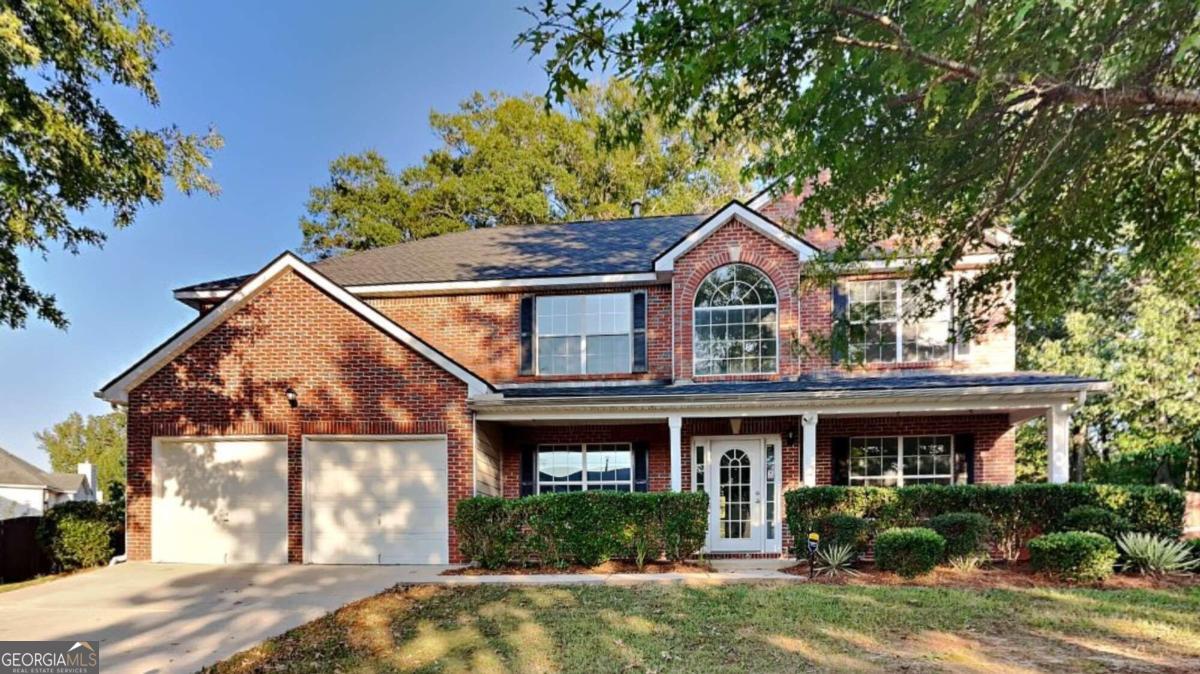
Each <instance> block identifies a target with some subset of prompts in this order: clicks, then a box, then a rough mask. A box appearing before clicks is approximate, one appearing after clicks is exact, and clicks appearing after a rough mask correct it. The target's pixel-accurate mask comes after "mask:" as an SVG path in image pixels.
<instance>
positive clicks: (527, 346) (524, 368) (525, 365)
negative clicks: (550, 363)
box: [521, 297, 534, 374]
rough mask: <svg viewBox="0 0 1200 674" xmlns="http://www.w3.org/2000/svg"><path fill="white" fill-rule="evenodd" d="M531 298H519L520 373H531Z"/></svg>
mask: <svg viewBox="0 0 1200 674" xmlns="http://www.w3.org/2000/svg"><path fill="white" fill-rule="evenodd" d="M533 300H534V298H533V297H522V298H521V374H533Z"/></svg>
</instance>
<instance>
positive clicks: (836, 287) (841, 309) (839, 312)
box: [830, 281, 850, 363]
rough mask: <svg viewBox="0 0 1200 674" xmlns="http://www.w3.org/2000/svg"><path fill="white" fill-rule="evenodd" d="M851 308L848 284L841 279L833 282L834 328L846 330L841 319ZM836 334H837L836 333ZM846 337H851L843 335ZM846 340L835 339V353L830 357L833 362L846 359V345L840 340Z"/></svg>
mask: <svg viewBox="0 0 1200 674" xmlns="http://www.w3.org/2000/svg"><path fill="white" fill-rule="evenodd" d="M849 310H850V296H849V295H848V294H847V293H846V284H845V283H843V282H841V281H834V283H833V329H834V330H841V331H843V332H845V329H844V328H845V326H844V324H843V323H842V321H841V319H842V318H844V317H845V316H846V314H847V312H848V311H849ZM835 336H836V335H835ZM843 337H844V338H845V339H849V335H843ZM841 341H844V340H836V339H835V340H834V344H833V353H831V354H830V357H831V358H832V359H833V362H835V363H840V362H842V361H844V360H846V357H847V354H846V353H845V345H844V344H841V343H840V342H841Z"/></svg>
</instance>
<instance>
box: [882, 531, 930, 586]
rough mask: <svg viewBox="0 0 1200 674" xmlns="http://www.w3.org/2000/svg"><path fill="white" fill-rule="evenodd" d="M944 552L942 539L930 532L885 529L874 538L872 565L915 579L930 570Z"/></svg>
mask: <svg viewBox="0 0 1200 674" xmlns="http://www.w3.org/2000/svg"><path fill="white" fill-rule="evenodd" d="M945 551H946V539H944V538H942V537H941V535H940V534H938V532H936V531H934V530H933V529H926V528H924V527H909V528H902V529H888V530H887V531H885V532H883V533H881V534H879V535H878V536H876V537H875V566H876V567H878V568H879V569H880V570H882V571H895V572H896V573H898V574H900V575H901V576H904V577H905V578H915V577H917V576H921V575H924V574H926V573H929V572H930V571H933V568H934V567H935V566H937V564H938V562H940V561H942V556H943V554H944V553H945Z"/></svg>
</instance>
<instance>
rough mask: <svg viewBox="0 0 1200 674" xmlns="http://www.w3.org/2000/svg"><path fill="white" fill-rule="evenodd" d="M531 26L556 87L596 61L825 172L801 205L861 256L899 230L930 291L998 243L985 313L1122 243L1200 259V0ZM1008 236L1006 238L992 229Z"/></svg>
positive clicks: (1033, 1)
mask: <svg viewBox="0 0 1200 674" xmlns="http://www.w3.org/2000/svg"><path fill="white" fill-rule="evenodd" d="M526 11H527V12H528V13H529V14H530V16H531V17H532V25H531V26H530V28H529V29H527V30H526V31H525V32H524V33H523V34H522V35H520V36H519V37H518V42H519V43H523V44H526V45H528V46H529V47H530V48H531V49H532V50H533V51H534V52H537V53H545V54H547V55H548V57H549V58H548V61H547V65H546V69H547V72H548V75H549V86H548V95H549V96H550V97H551V98H552V100H561V99H565V98H567V97H569V96H570V95H571V94H572V92H574V91H576V90H578V89H579V88H580V87H583V86H585V85H586V81H587V78H588V77H589V74H590V73H592V72H607V73H612V74H615V75H616V76H618V77H621V78H624V79H626V80H628V81H629V82H631V83H632V85H633V86H634V88H635V89H636V90H637V92H638V94H639V99H638V100H639V101H641V103H642V110H643V111H644V112H645V114H652V115H656V116H658V117H659V118H661V119H663V120H664V121H665V123H667V124H688V125H691V126H693V127H695V128H697V129H700V130H701V131H702V132H703V133H702V134H701V135H702V136H703V137H708V138H713V137H720V135H721V134H722V133H737V134H744V135H745V136H746V137H748V138H750V139H752V140H755V141H758V142H760V143H761V144H762V145H763V147H764V149H765V152H764V153H763V154H762V156H761V157H759V158H758V159H757V160H756V161H755V162H753V164H752V170H753V172H754V173H755V174H756V175H757V176H759V177H761V178H777V177H786V176H792V177H796V178H798V179H800V183H801V184H803V183H804V180H803V179H804V178H805V177H811V176H814V175H816V174H817V173H818V172H819V171H820V170H821V169H828V171H829V175H830V177H831V179H830V180H828V181H821V182H820V183H813V184H811V185H810V187H812V188H815V189H813V194H812V195H811V196H810V197H809V199H808V202H806V207H805V208H802V209H800V211H799V212H798V214H797V223H796V224H797V226H801V227H807V226H812V225H817V224H820V223H822V222H824V221H825V219H826V218H828V219H829V221H830V222H832V224H833V226H834V227H836V228H837V230H838V232H839V234H840V236H841V238H842V239H844V240H845V241H846V247H845V249H844V255H845V256H846V257H847V258H850V257H855V256H857V255H859V254H860V253H862V252H864V251H867V250H869V249H870V248H871V246H872V244H874V243H875V242H879V241H883V240H888V239H899V240H901V241H904V242H908V244H909V245H910V246H911V247H913V248H919V249H920V252H922V253H924V254H925V257H923V258H921V261H920V262H919V263H918V264H917V265H916V266H915V268H914V269H913V276H914V279H915V280H916V281H917V282H918V287H920V288H922V289H923V290H924V291H925V295H926V299H927V302H928V301H929V298H931V297H932V296H933V294H934V290H935V287H936V282H937V280H938V279H940V278H942V277H943V275H944V274H945V272H946V270H947V269H949V268H951V267H952V266H953V265H955V264H956V263H958V262H960V261H961V260H963V259H964V257H965V256H966V255H968V254H970V253H971V252H987V253H994V254H995V255H996V256H997V258H998V260H997V262H996V263H995V264H993V265H991V266H989V267H988V268H987V269H986V270H984V271H982V272H981V273H979V274H977V275H975V276H973V277H970V278H968V279H966V280H965V281H964V282H963V285H962V286H960V287H959V288H958V289H957V292H956V293H955V294H954V298H955V300H954V301H956V302H957V304H958V305H959V307H958V309H959V312H960V315H963V316H969V317H971V318H973V319H974V321H973V324H972V325H970V326H964V330H967V329H969V328H978V327H980V326H981V325H982V324H983V323H984V321H986V319H987V317H988V316H989V314H990V313H991V311H992V310H993V309H995V308H997V307H1000V308H1006V307H1005V305H1004V304H1003V300H1002V298H1001V295H1000V294H999V293H997V292H996V291H997V290H999V289H1005V288H1008V287H1010V286H1011V285H1012V284H1013V283H1014V281H1015V280H1016V279H1018V278H1019V279H1020V291H1021V300H1022V301H1021V302H1020V304H1019V305H1018V307H1019V309H1020V310H1021V311H1022V313H1029V314H1030V315H1031V316H1032V319H1033V320H1044V319H1046V318H1047V317H1051V316H1054V315H1057V314H1060V313H1061V312H1062V311H1063V310H1064V308H1065V306H1066V305H1065V304H1064V293H1063V292H1062V289H1063V288H1072V287H1075V286H1076V284H1077V281H1078V280H1079V278H1080V274H1081V273H1084V270H1087V269H1091V268H1095V266H1096V262H1097V260H1098V259H1100V258H1102V257H1103V256H1104V255H1107V254H1108V253H1109V252H1111V251H1113V250H1115V249H1118V248H1120V249H1123V250H1125V251H1127V253H1128V259H1129V261H1130V265H1131V266H1132V268H1133V270H1134V271H1135V273H1136V274H1138V275H1141V274H1149V275H1152V276H1153V277H1154V278H1155V279H1157V280H1158V282H1159V288H1160V289H1161V290H1164V291H1166V290H1169V289H1170V288H1172V287H1173V286H1174V281H1175V280H1177V279H1181V278H1187V277H1189V276H1195V275H1196V274H1197V273H1200V266H1198V265H1197V256H1196V255H1195V251H1196V242H1197V239H1198V238H1200V190H1197V189H1196V184H1197V162H1198V158H1200V124H1198V120H1200V18H1198V17H1200V5H1198V4H1197V3H1196V2H1194V0H1162V1H1160V2H1144V1H1143V0H1089V1H1087V2H1084V1H1083V0H1057V1H1053V2H1051V1H1047V0H996V1H993V2H967V1H960V2H954V1H952V0H943V1H938V2H925V1H922V2H912V1H909V2H895V1H894V0H888V1H884V0H844V1H841V2H829V1H828V0H775V1H771V2H758V1H748V0H693V1H689V2H677V1H673V0H640V1H639V2H636V3H634V2H624V1H620V0H618V1H616V2H602V1H600V2H589V1H587V0H544V1H542V2H540V4H538V5H537V6H536V7H530V8H526ZM997 232H1000V233H1001V235H996V233H997Z"/></svg>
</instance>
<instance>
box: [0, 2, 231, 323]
mask: <svg viewBox="0 0 1200 674" xmlns="http://www.w3.org/2000/svg"><path fill="white" fill-rule="evenodd" d="M168 41H169V38H168V36H167V34H166V33H165V32H163V31H162V30H160V29H159V28H157V27H155V26H154V25H153V24H151V23H150V21H149V20H148V19H147V17H146V14H145V12H144V11H143V9H142V7H141V4H140V2H138V0H83V1H79V2H66V1H64V0H40V1H34V0H6V1H5V2H3V3H0V324H3V325H7V326H8V327H10V328H14V329H15V328H20V327H23V326H24V325H25V323H26V321H27V319H28V317H29V315H30V313H31V312H32V313H33V314H35V315H36V316H37V317H39V318H42V319H44V320H46V321H49V322H50V323H51V324H53V325H55V326H57V327H60V328H61V327H65V326H66V325H67V318H66V316H64V315H63V312H62V311H61V310H60V309H59V307H58V305H57V303H56V302H55V298H54V296H53V295H51V294H49V293H46V292H43V291H40V290H38V289H36V288H34V287H33V286H31V285H30V283H29V280H28V279H27V278H26V276H25V274H24V272H23V271H22V269H21V264H20V259H19V257H18V254H19V253H20V252H21V251H22V250H28V251H33V252H35V253H40V254H42V255H45V254H46V253H47V252H48V251H49V249H50V246H51V245H52V244H59V245H61V246H62V247H63V248H64V249H65V250H67V251H69V252H72V253H76V252H78V251H79V249H80V248H81V247H82V246H88V245H91V246H100V245H102V244H103V243H104V240H105V234H104V232H102V231H101V230H100V229H98V228H97V225H95V224H85V223H88V221H91V223H94V222H95V221H98V220H100V219H101V218H105V219H108V220H109V221H110V222H111V224H112V226H114V227H116V228H121V227H126V226H128V225H130V224H132V223H133V221H134V219H135V217H136V216H137V213H138V211H139V210H140V209H141V208H142V207H143V206H145V205H146V204H154V203H158V202H160V201H162V198H163V184H164V182H165V181H166V180H168V179H170V180H173V181H174V182H175V184H176V185H177V186H178V187H179V188H180V189H181V190H183V191H184V192H185V193H192V192H194V191H197V190H198V191H202V192H209V193H215V192H216V191H217V187H216V184H215V183H214V182H213V181H212V180H211V179H210V178H209V177H208V176H207V175H205V173H204V171H205V169H207V168H208V166H209V159H210V155H211V153H212V152H213V151H214V150H216V149H217V148H219V147H220V145H221V137H220V136H218V135H217V134H216V133H215V132H213V131H211V130H210V131H209V132H208V133H207V134H206V135H203V136H196V135H191V134H187V133H184V132H183V131H181V130H180V129H178V128H176V127H174V126H169V127H166V128H163V129H144V128H137V127H129V126H126V125H124V124H122V123H121V120H119V119H117V118H116V117H115V116H114V115H113V114H112V113H111V112H110V111H109V110H108V108H107V107H105V105H104V103H103V101H101V100H100V97H99V96H98V90H99V89H100V88H101V87H103V86H105V85H116V86H120V87H125V88H128V89H131V90H133V91H135V92H137V93H138V94H140V95H141V96H142V98H143V99H144V100H145V101H146V102H147V103H149V104H150V105H152V106H156V105H158V102H159V98H158V90H157V88H156V87H155V84H154V74H155V70H156V61H155V59H156V58H157V56H158V53H159V51H160V50H161V49H162V48H163V47H165V46H166V45H167V43H168ZM102 213H103V214H104V215H101V214H102Z"/></svg>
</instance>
